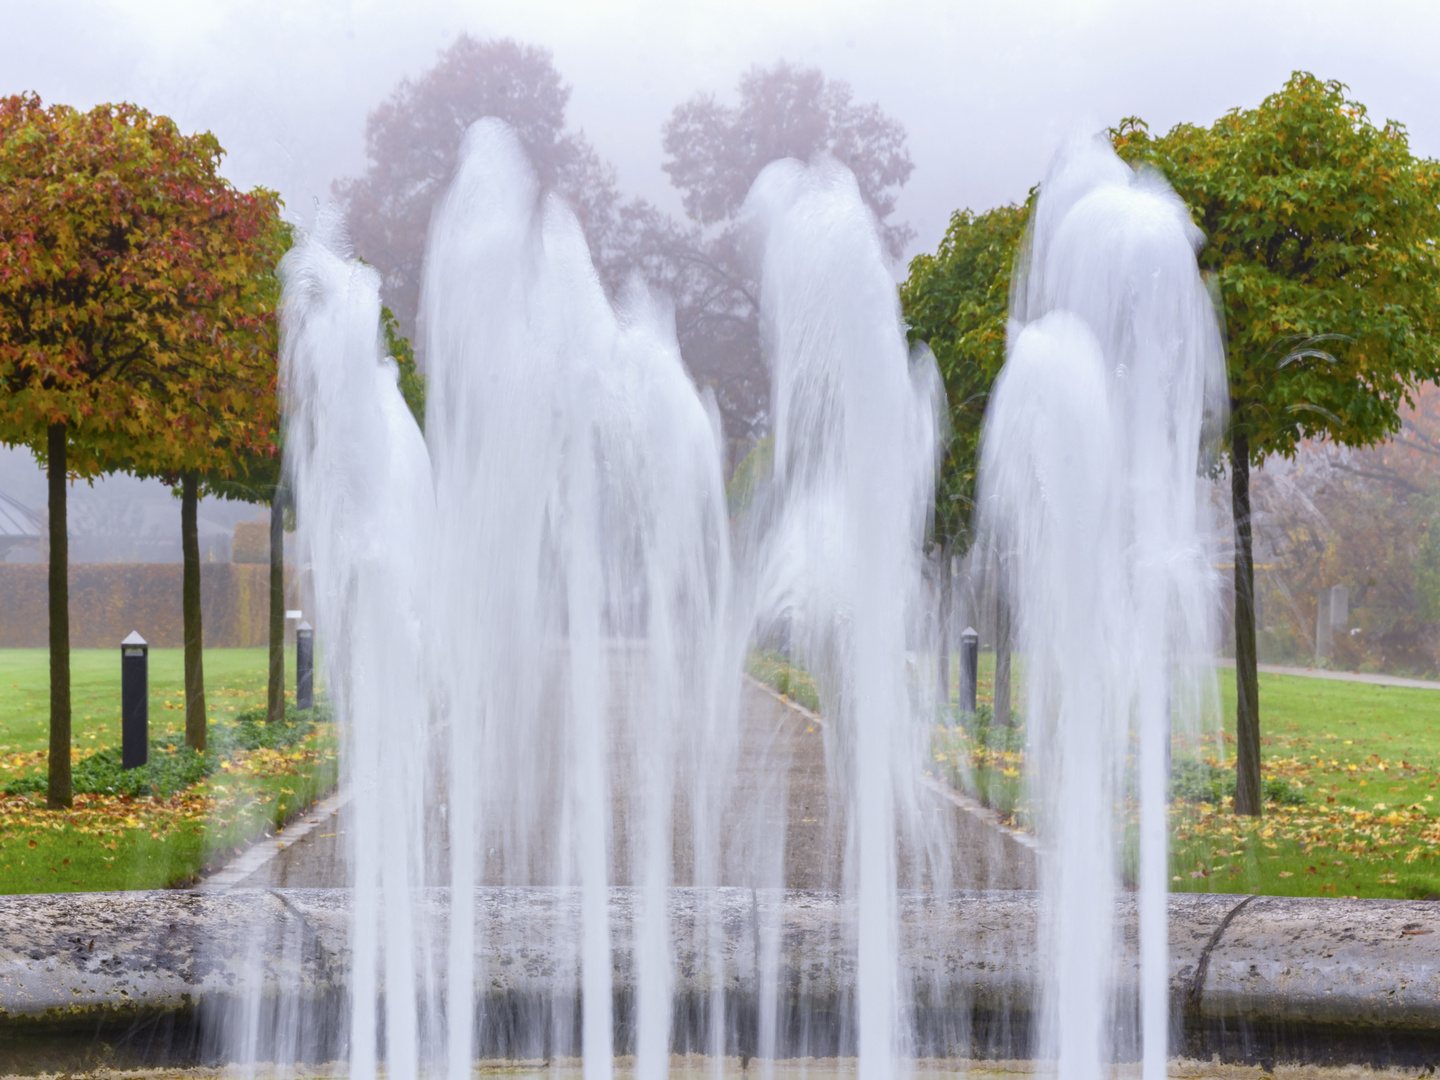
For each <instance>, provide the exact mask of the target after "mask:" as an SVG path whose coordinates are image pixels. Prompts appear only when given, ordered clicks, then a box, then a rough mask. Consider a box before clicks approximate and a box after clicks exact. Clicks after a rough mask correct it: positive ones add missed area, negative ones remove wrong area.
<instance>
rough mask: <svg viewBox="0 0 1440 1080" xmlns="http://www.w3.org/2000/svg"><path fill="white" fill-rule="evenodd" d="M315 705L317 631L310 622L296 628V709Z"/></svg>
mask: <svg viewBox="0 0 1440 1080" xmlns="http://www.w3.org/2000/svg"><path fill="white" fill-rule="evenodd" d="M314 704H315V631H314V630H313V629H312V628H311V626H310V624H309V623H308V622H302V623H301V624H300V625H299V626H297V627H296V628H295V707H296V708H297V709H308V708H311V707H312V706H313V705H314Z"/></svg>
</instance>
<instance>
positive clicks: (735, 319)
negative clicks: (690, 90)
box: [645, 61, 914, 451]
mask: <svg viewBox="0 0 1440 1080" xmlns="http://www.w3.org/2000/svg"><path fill="white" fill-rule="evenodd" d="M737 89H738V99H739V100H738V103H737V104H735V105H729V104H725V103H723V102H722V101H720V100H719V99H718V98H717V97H716V96H715V95H713V94H698V95H696V96H695V97H692V98H691V99H690V100H688V101H686V102H683V103H681V104H680V105H678V106H676V108H675V110H674V111H673V112H672V113H671V114H670V117H669V119H668V120H667V121H666V122H665V126H664V129H663V132H662V142H663V146H664V149H665V153H666V155H667V158H666V160H665V162H664V164H663V165H662V166H661V167H662V168H663V169H664V170H665V172H666V173H667V174H668V175H669V177H670V181H671V183H672V184H673V185H674V186H675V188H676V189H677V190H678V191H679V192H680V195H681V200H682V203H683V205H684V207H685V212H686V214H687V215H688V216H689V219H690V221H689V227H688V228H687V227H675V226H669V227H668V229H652V230H651V232H650V233H649V234H648V236H647V237H646V239H645V246H647V247H648V248H650V249H651V250H653V251H655V252H656V253H657V254H658V256H659V257H658V258H657V259H656V260H655V261H656V262H657V263H658V270H659V271H660V273H659V277H660V280H661V283H662V284H663V285H664V286H665V287H666V288H667V289H668V290H669V291H670V293H671V294H672V296H673V297H674V299H675V324H676V333H677V335H678V337H679V340H680V350H681V352H682V354H683V355H684V357H685V362H686V364H687V365H688V366H689V368H690V371H691V373H692V374H693V375H694V377H695V379H696V381H697V382H699V383H701V384H702V385H709V386H711V387H713V388H714V391H715V395H716V398H717V400H718V403H719V406H720V412H721V415H722V416H723V417H724V420H725V427H726V432H727V434H728V435H729V437H730V440H731V443H732V449H733V450H734V451H743V450H745V449H747V448H748V447H749V446H750V445H752V444H753V443H754V441H755V440H756V439H758V438H759V437H760V436H761V435H762V433H763V432H764V430H765V429H766V427H767V424H768V413H769V404H770V379H769V375H768V373H767V371H766V369H765V360H764V356H763V354H762V352H761V347H760V329H759V307H758V301H757V297H758V288H757V282H756V281H755V276H754V268H753V267H752V266H751V265H750V260H749V258H748V250H747V245H746V244H745V243H744V238H743V237H742V236H741V226H740V222H739V214H740V209H741V206H742V205H743V203H744V201H745V195H746V193H747V192H748V191H749V190H750V185H751V184H752V183H753V182H754V181H755V178H756V177H757V176H758V175H759V174H760V170H761V169H763V168H764V167H765V166H766V165H768V164H769V163H770V162H772V161H774V160H775V159H777V158H783V157H794V158H799V159H801V160H809V159H810V158H812V157H814V156H815V155H817V154H820V153H826V154H830V155H831V156H833V157H835V158H836V159H837V160H838V161H840V162H841V163H842V164H844V165H845V166H846V167H848V168H849V169H850V170H851V172H853V173H854V174H855V178H856V181H857V183H858V185H859V188H860V194H861V196H862V197H863V198H864V200H865V202H866V204H867V205H868V206H869V207H870V209H871V210H872V211H873V212H874V213H875V217H876V223H877V225H878V226H879V229H880V234H881V238H882V240H883V241H884V244H885V246H886V248H887V250H888V251H889V253H890V255H891V256H892V257H898V256H899V255H900V253H901V251H902V250H903V248H904V246H905V244H906V243H908V242H909V240H910V238H911V237H912V236H913V233H912V232H911V230H910V228H909V226H907V225H905V224H903V223H899V222H895V221H892V220H890V219H891V215H892V214H893V212H894V209H895V201H896V197H897V196H898V194H899V191H900V189H901V188H902V187H903V186H904V184H905V182H906V180H908V179H909V177H910V173H911V171H912V169H913V167H914V166H913V165H912V163H911V161H910V155H909V151H908V150H907V149H906V146H905V129H904V127H903V126H902V125H901V124H900V123H899V122H898V121H896V120H895V119H893V118H892V117H890V116H887V115H886V114H885V113H884V112H883V111H882V110H881V108H880V106H879V105H878V104H874V103H871V104H863V105H861V104H856V103H855V102H854V101H853V100H852V98H853V92H852V91H851V88H850V86H849V84H847V83H845V82H842V81H840V80H835V79H827V78H826V77H825V76H824V74H823V73H821V72H820V71H818V70H816V69H814V68H807V67H800V66H797V65H794V64H790V63H786V62H784V61H781V62H779V63H776V64H773V65H771V66H770V67H754V68H751V69H750V70H749V71H748V72H746V73H745V74H744V75H742V76H741V78H740V82H739V86H738V88H737ZM654 276H656V275H654V274H653V272H652V279H653V278H654Z"/></svg>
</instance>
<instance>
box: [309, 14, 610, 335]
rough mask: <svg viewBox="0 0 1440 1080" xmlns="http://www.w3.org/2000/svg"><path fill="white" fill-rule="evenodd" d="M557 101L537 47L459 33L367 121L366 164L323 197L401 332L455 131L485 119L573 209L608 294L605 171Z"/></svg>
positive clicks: (415, 296)
mask: <svg viewBox="0 0 1440 1080" xmlns="http://www.w3.org/2000/svg"><path fill="white" fill-rule="evenodd" d="M569 99H570V88H569V87H568V86H566V85H565V84H564V83H563V82H562V81H561V79H560V74H559V72H557V71H556V70H555V65H554V64H553V63H552V61H551V58H550V53H549V52H548V51H547V50H545V49H540V48H536V47H534V46H530V45H521V44H518V43H517V42H514V41H511V40H508V39H497V40H489V41H477V40H476V39H475V38H472V37H470V36H468V35H462V36H461V37H459V38H458V39H456V41H455V43H454V44H453V45H451V46H450V47H449V48H447V49H446V50H444V51H443V52H442V53H441V54H440V57H439V60H438V61H437V62H436V64H435V66H434V67H432V68H431V69H430V70H429V71H427V72H425V74H423V75H421V76H420V77H419V78H418V79H413V80H412V79H405V80H404V81H403V82H401V83H400V85H399V86H398V87H396V88H395V91H394V93H392V94H391V95H390V97H389V98H387V99H386V100H385V102H384V103H383V104H381V105H380V107H379V108H377V109H376V110H375V111H374V112H372V113H371V114H370V117H369V119H368V121H367V122H366V125H365V149H366V154H367V156H368V157H369V159H370V164H369V166H368V168H367V169H366V172H365V175H364V176H361V177H359V178H358V179H354V180H345V181H340V182H338V183H337V184H336V185H335V194H336V196H337V197H338V198H339V200H340V201H341V203H342V204H343V206H344V207H345V211H346V219H347V221H348V222H349V227H350V236H351V241H352V242H353V244H354V245H355V251H356V254H358V255H359V256H360V257H361V258H363V259H365V260H366V261H367V262H369V263H370V264H371V265H373V266H374V267H375V268H376V269H377V270H379V271H380V274H381V276H382V279H383V282H384V294H385V299H386V302H387V304H388V305H389V306H390V308H391V309H393V311H394V312H395V315H396V317H397V318H398V319H399V321H400V325H401V326H402V327H403V328H404V331H405V333H407V334H409V335H411V336H412V337H413V336H414V332H415V318H416V312H417V310H418V308H419V300H420V278H421V270H422V265H423V260H424V255H425V237H426V234H427V232H428V230H429V226H430V211H431V208H432V207H433V206H434V204H435V201H436V200H437V199H438V198H439V197H440V196H441V195H442V194H443V193H444V191H445V189H446V186H447V185H448V184H449V182H450V177H451V175H452V174H453V173H454V171H455V164H456V157H457V154H458V152H459V149H460V142H461V140H462V139H463V138H464V136H465V132H466V130H467V129H468V128H469V127H470V125H471V124H473V123H474V122H475V121H476V120H479V119H481V118H483V117H486V116H495V117H498V118H500V119H501V120H504V121H505V122H506V123H507V124H509V125H510V126H511V127H512V128H514V129H515V134H516V136H517V137H518V138H519V140H520V143H521V145H522V146H523V147H524V148H525V151H526V153H527V154H528V155H529V157H530V160H531V162H532V163H533V165H534V167H535V170H536V173H537V175H538V178H539V180H540V183H541V184H542V185H543V186H544V187H545V188H548V189H553V190H556V191H558V192H560V194H562V195H563V196H564V197H565V198H566V200H567V201H568V202H569V203H570V205H571V206H572V207H573V208H574V209H575V212H576V215H577V216H578V217H579V218H580V222H581V224H582V225H583V226H584V228H585V232H586V235H587V236H588V237H589V239H590V242H591V247H592V249H593V250H594V251H595V254H596V262H597V265H599V266H600V268H601V274H602V277H605V278H606V279H607V284H608V285H610V286H611V287H612V288H613V287H614V285H615V284H616V281H617V279H618V277H619V276H621V275H623V273H624V269H625V267H622V266H620V265H618V264H617V259H616V258H615V257H614V256H613V253H614V252H615V251H616V250H617V249H618V247H619V236H620V227H621V225H620V219H619V211H620V209H621V205H620V196H619V192H618V190H617V188H616V184H615V175H614V170H613V169H612V168H611V167H610V166H609V165H607V164H605V163H603V162H602V161H601V160H600V158H599V157H598V156H597V155H596V153H595V151H594V149H593V148H592V147H591V146H590V144H589V142H587V141H586V139H585V137H584V136H583V135H582V134H580V133H578V132H571V131H567V130H566V129H565V107H566V104H567V103H568V102H569ZM628 265H629V263H626V264H625V266H628ZM607 271H608V272H607Z"/></svg>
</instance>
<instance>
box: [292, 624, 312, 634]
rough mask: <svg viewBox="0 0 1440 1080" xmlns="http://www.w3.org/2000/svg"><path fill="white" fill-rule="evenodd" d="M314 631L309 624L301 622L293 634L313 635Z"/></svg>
mask: <svg viewBox="0 0 1440 1080" xmlns="http://www.w3.org/2000/svg"><path fill="white" fill-rule="evenodd" d="M314 631H315V628H314V627H313V626H311V625H310V623H309V622H302V623H301V624H300V625H299V626H297V627H296V628H295V632H296V633H297V634H310V633H314Z"/></svg>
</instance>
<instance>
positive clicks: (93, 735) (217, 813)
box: [0, 648, 339, 893]
mask: <svg viewBox="0 0 1440 1080" xmlns="http://www.w3.org/2000/svg"><path fill="white" fill-rule="evenodd" d="M150 655H151V663H150V700H151V723H150V732H151V759H152V762H155V763H156V765H155V766H153V767H151V768H150V769H148V770H147V776H146V778H145V780H144V782H141V781H140V780H139V779H138V778H137V777H135V775H134V774H135V773H138V772H139V770H134V771H132V773H131V774H128V775H127V774H120V773H119V772H118V770H116V769H114V768H113V767H112V765H113V763H112V761H111V759H113V758H114V757H115V756H116V755H118V752H119V743H120V715H119V713H120V673H119V667H120V665H119V656H118V650H110V649H103V650H76V651H75V652H74V653H73V654H72V674H71V678H72V688H73V700H74V712H75V718H74V738H73V740H72V741H73V744H74V750H73V754H74V765H75V772H76V776H77V780H78V779H80V778H81V777H88V778H89V779H90V780H92V781H93V782H92V783H87V784H85V785H81V784H77V788H78V787H80V786H88V787H90V788H92V791H90V792H87V793H78V792H77V794H76V796H75V805H74V807H73V808H72V809H70V810H68V811H49V810H46V809H45V806H44V797H43V795H41V794H35V793H33V792H35V791H36V790H37V789H38V790H43V777H44V775H45V769H46V764H47V759H46V750H45V746H46V745H47V742H48V735H47V731H48V700H49V699H48V693H49V691H48V667H47V664H48V659H47V655H46V652H45V650H43V649H14V650H0V786H4V787H6V788H8V789H9V790H10V791H11V792H13V793H12V794H6V795H3V796H0V893H37V892H85V891H94V890H106V889H153V888H165V887H170V886H180V885H186V884H190V883H191V882H193V881H194V880H195V879H196V877H197V876H199V875H200V874H202V873H204V872H205V871H207V870H208V869H210V868H212V867H213V866H215V865H217V864H219V863H222V862H224V861H225V860H226V859H227V858H228V857H229V856H230V855H232V854H234V853H236V852H237V851H238V850H240V849H241V848H243V847H244V846H245V845H246V844H248V843H249V842H250V841H251V840H253V839H255V838H256V837H260V836H265V835H269V834H271V833H273V832H274V831H275V830H276V829H278V828H280V827H281V826H282V825H283V824H284V823H285V822H286V821H288V820H289V819H290V818H292V817H294V816H295V815H297V814H299V813H300V812H302V811H303V810H304V809H305V808H306V807H308V806H309V805H310V804H312V803H313V802H314V801H315V800H316V799H317V798H319V797H320V796H321V795H323V794H324V793H325V792H326V791H327V790H329V789H330V788H332V787H333V786H334V785H335V781H336V778H337V776H338V765H339V763H338V740H337V738H336V734H335V729H334V725H333V724H330V723H328V722H322V723H318V724H313V725H310V724H308V723H306V724H304V725H301V726H290V725H287V727H290V730H288V731H287V732H285V733H284V735H283V736H281V733H280V732H277V731H275V730H273V729H269V730H267V728H268V725H264V724H263V722H261V723H258V724H257V723H255V722H254V720H255V715H254V713H253V710H255V709H263V706H264V699H265V682H266V673H267V665H268V656H267V652H266V650H265V649H263V648H261V649H217V650H207V652H206V654H205V668H206V682H207V692H206V699H207V703H208V704H209V705H210V712H211V716H210V733H209V740H208V741H209V742H210V744H211V745H210V747H209V751H208V753H207V754H205V755H194V754H193V752H191V751H185V750H183V749H181V747H182V745H183V732H184V693H183V654H182V651H181V650H179V649H153V650H151V654H150ZM287 683H289V684H290V685H292V686H293V684H294V678H293V672H291V673H290V674H289V675H288V676H287ZM247 713H248V714H249V716H247ZM292 715H294V714H293V712H292ZM277 736H281V737H277ZM292 737H293V738H292ZM197 759H198V760H197ZM197 777H198V779H197ZM147 792H149V793H148V794H147Z"/></svg>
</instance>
